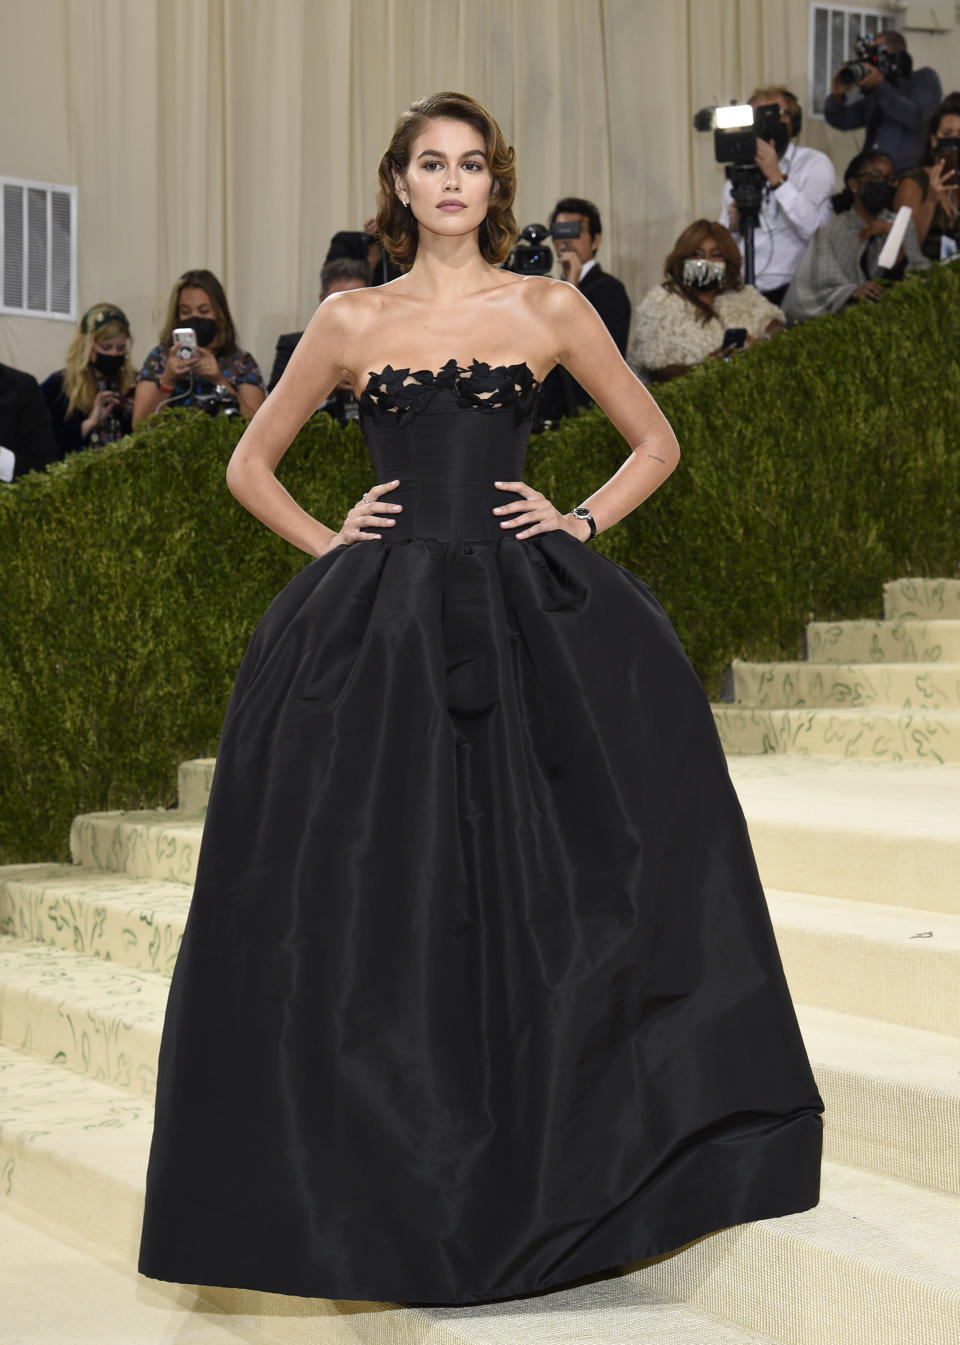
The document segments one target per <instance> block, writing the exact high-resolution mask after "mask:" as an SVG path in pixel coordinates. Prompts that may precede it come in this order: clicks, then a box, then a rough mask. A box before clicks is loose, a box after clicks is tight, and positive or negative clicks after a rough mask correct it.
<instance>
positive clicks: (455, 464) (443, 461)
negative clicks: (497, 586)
mask: <svg viewBox="0 0 960 1345" xmlns="http://www.w3.org/2000/svg"><path fill="white" fill-rule="evenodd" d="M538 391H539V385H538V384H537V382H536V380H535V379H534V377H533V374H532V373H531V371H530V370H529V369H528V367H527V366H526V365H525V364H516V365H496V366H494V367H491V366H490V365H487V364H481V363H479V362H477V361H476V360H475V361H474V362H473V364H472V365H470V366H469V367H466V368H465V367H463V366H458V365H457V363H456V361H455V360H450V361H448V363H447V364H445V365H444V366H443V368H442V369H441V370H440V371H439V372H437V373H434V372H432V371H430V370H420V371H413V372H411V370H409V369H394V368H392V367H391V366H390V365H387V367H386V368H385V369H384V370H383V371H382V373H379V374H375V373H372V374H371V375H370V378H369V381H368V383H367V385H366V387H365V388H364V391H363V393H362V395H361V398H360V423H361V427H362V429H363V435H364V439H365V440H366V444H367V448H368V449H369V452H370V458H371V461H372V463H373V467H374V471H375V473H376V476H377V480H378V481H393V480H395V479H398V480H399V481H400V485H399V486H397V487H396V489H395V490H393V491H391V492H390V493H389V494H387V495H385V496H384V497H383V498H384V499H386V500H389V501H390V502H391V503H396V504H401V505H402V506H403V509H402V510H401V512H400V513H399V514H397V515H395V516H394V517H396V520H397V521H396V523H395V524H394V526H393V527H391V528H385V529H384V530H383V534H382V536H383V539H384V540H385V541H401V540H405V539H407V538H410V537H435V538H439V539H440V540H441V541H456V540H471V541H491V540H493V539H495V538H497V537H502V536H503V535H504V531H505V530H504V529H502V528H501V527H500V516H498V515H496V514H494V513H493V512H492V510H493V508H494V506H496V505H498V504H507V503H509V502H510V501H511V500H516V499H519V498H520V496H519V495H517V494H515V493H514V492H512V491H504V490H498V489H497V487H496V486H494V484H493V483H494V481H519V480H521V479H522V476H523V464H524V458H525V455H526V450H527V442H528V440H529V438H530V427H531V425H532V422H533V415H534V410H535V408H536V399H537V393H538Z"/></svg>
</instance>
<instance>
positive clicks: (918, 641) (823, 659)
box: [807, 617, 960, 663]
mask: <svg viewBox="0 0 960 1345" xmlns="http://www.w3.org/2000/svg"><path fill="white" fill-rule="evenodd" d="M807 658H808V659H809V660H810V662H811V663H960V618H958V619H957V620H956V621H911V620H909V619H908V618H906V617H904V618H902V619H900V620H897V621H811V622H810V623H809V624H808V626H807Z"/></svg>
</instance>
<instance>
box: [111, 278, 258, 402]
mask: <svg viewBox="0 0 960 1345" xmlns="http://www.w3.org/2000/svg"><path fill="white" fill-rule="evenodd" d="M182 327H188V328H192V329H193V332H194V334H195V337H196V348H195V350H194V351H193V353H192V354H191V355H190V356H189V357H187V358H184V357H183V355H182V351H183V350H184V349H186V348H187V347H186V346H185V345H178V344H177V343H175V342H174V339H173V333H174V331H175V330H176V329H177V328H182ZM217 386H220V387H223V388H225V389H226V390H227V392H228V394H231V395H232V397H234V398H236V401H237V404H238V406H239V409H240V411H241V412H242V413H243V415H245V416H252V415H253V413H254V412H255V411H256V409H257V407H258V406H260V404H261V402H262V401H263V399H264V397H265V396H266V393H265V391H264V386H263V377H262V376H261V373H260V370H259V368H258V367H257V362H256V360H255V359H254V358H253V356H252V355H250V354H248V352H247V351H245V350H241V349H240V347H239V345H238V344H237V336H236V330H235V328H234V325H233V318H232V316H231V314H230V306H229V304H228V303H227V296H226V294H225V293H224V290H223V286H222V285H221V284H220V281H219V280H218V279H217V277H216V276H215V275H214V274H213V272H212V271H205V270H193V271H186V272H184V274H183V275H182V276H180V278H179V279H178V280H177V281H175V282H174V286H173V289H172V290H171V291H170V300H169V302H168V304H167V316H166V320H165V321H164V324H163V330H162V331H161V333H160V340H159V343H158V344H157V345H155V346H154V348H153V349H152V350H151V351H150V354H149V355H148V356H147V358H146V360H145V361H144V364H143V368H142V369H141V370H140V372H139V374H138V375H137V387H136V392H135V394H134V399H133V423H134V425H136V424H137V423H138V421H141V420H143V418H144V416H149V415H152V414H153V412H155V411H159V410H160V409H161V408H162V407H164V406H180V407H186V406H195V405H197V404H198V403H197V398H198V397H202V396H204V394H206V395H208V396H209V394H211V393H212V392H213V390H214V389H215V388H216V387H217Z"/></svg>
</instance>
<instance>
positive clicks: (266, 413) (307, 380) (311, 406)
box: [227, 291, 363, 556]
mask: <svg viewBox="0 0 960 1345" xmlns="http://www.w3.org/2000/svg"><path fill="white" fill-rule="evenodd" d="M362 293H363V291H347V292H346V293H344V294H342V295H341V294H332V295H330V297H329V298H328V299H327V300H326V301H325V302H324V303H323V304H321V305H320V307H319V308H318V309H317V311H316V313H315V314H314V315H313V318H312V319H311V321H310V325H309V326H308V327H307V330H306V331H305V332H304V334H303V336H302V337H301V338H300V341H299V342H298V343H297V347H296V349H295V350H294V352H293V354H292V355H291V357H290V362H289V364H288V365H287V367H286V369H285V371H284V373H283V377H282V378H281V379H280V382H279V383H278V384H277V386H276V388H275V389H274V390H273V392H271V394H270V396H269V397H268V398H267V400H266V401H265V402H264V403H263V405H262V406H261V407H260V409H259V410H258V411H257V413H256V415H255V416H254V417H253V419H252V420H251V422H250V424H249V425H248V426H247V428H246V430H245V431H244V433H243V435H242V437H241V439H240V441H239V443H238V444H237V446H236V448H235V449H234V451H233V455H232V457H231V458H230V462H229V463H228V465H227V487H228V489H229V490H230V492H231V494H232V495H234V496H235V497H236V499H238V500H239V501H240V503H241V504H242V505H243V507H244V508H245V509H248V510H249V511H250V513H251V514H253V515H254V516H255V517H256V518H258V519H259V520H260V522H261V523H265V524H266V526H267V527H268V528H270V529H271V530H272V531H273V532H275V533H277V534H278V535H279V536H280V537H283V538H284V539H285V540H286V541H288V542H290V543H291V544H292V545H293V546H296V547H299V548H300V550H301V551H306V552H308V553H309V554H310V555H312V556H320V555H322V554H323V553H324V552H325V551H327V550H329V549H331V548H332V547H334V546H336V545H339V543H340V541H341V540H342V538H341V535H340V533H339V532H335V531H334V530H333V529H332V528H328V527H325V526H324V525H323V524H322V523H320V522H319V521H318V520H317V519H315V518H313V517H312V516H311V515H310V514H308V513H307V511H306V510H305V509H302V508H301V507H300V505H299V504H297V502H296V500H295V499H294V498H293V496H292V495H290V493H289V492H288V491H287V490H285V489H284V487H283V486H282V485H281V484H280V482H279V481H278V480H277V478H276V475H275V473H276V469H277V465H278V464H279V462H280V459H281V458H282V457H283V455H284V453H286V451H287V449H288V448H289V447H290V445H291V443H292V442H293V440H294V438H295V437H296V434H297V432H298V431H299V430H300V428H301V426H302V425H303V424H304V422H305V421H306V420H307V419H308V418H309V417H310V416H311V415H312V414H313V412H314V411H315V410H316V409H317V407H318V406H319V405H320V403H321V402H322V401H323V400H324V399H325V398H326V397H328V396H329V395H330V393H331V392H332V391H333V389H334V388H335V387H336V386H337V384H338V383H339V382H340V380H341V379H342V378H343V377H344V376H349V373H350V371H349V370H347V369H345V367H344V363H343V349H344V340H345V335H346V331H347V329H348V326H349V325H350V316H349V315H350V309H351V305H350V303H349V301H350V300H352V299H353V297H354V294H362ZM344 301H347V302H346V303H345V302H344Z"/></svg>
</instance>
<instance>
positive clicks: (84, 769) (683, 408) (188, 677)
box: [0, 265, 960, 863]
mask: <svg viewBox="0 0 960 1345" xmlns="http://www.w3.org/2000/svg"><path fill="white" fill-rule="evenodd" d="M958 338H960V265H957V266H952V267H942V268H938V269H936V270H935V271H934V272H933V273H931V274H928V275H925V276H916V277H911V278H909V279H908V280H906V281H905V282H903V283H901V284H900V285H898V286H896V287H895V288H894V289H893V290H892V291H891V292H890V293H888V294H886V295H885V296H884V298H883V301H882V302H881V303H880V304H877V305H870V306H864V307H863V308H859V309H852V310H850V311H848V312H846V313H844V314H842V315H840V316H837V317H827V318H822V319H819V320H817V321H816V322H812V323H809V324H807V325H805V326H803V327H800V328H797V329H795V330H793V331H790V332H787V333H785V334H784V335H783V336H781V337H778V338H777V340H775V341H771V342H770V343H769V344H765V345H763V346H757V347H755V348H754V349H752V350H751V351H750V352H749V353H748V354H746V355H744V356H740V357H737V358H735V359H733V360H731V361H730V362H729V363H728V364H722V363H715V362H711V363H710V365H709V366H704V367H702V368H699V369H696V370H693V371H692V372H691V373H689V374H687V375H685V376H684V377H683V378H682V379H680V380H678V381H677V382H675V383H672V384H668V385H666V386H665V387H663V388H662V389H659V390H658V392H657V396H658V399H659V401H660V404H661V406H662V407H663V410H664V412H665V413H666V415H667V417H668V418H669V420H670V422H671V424H672V425H673V426H674V429H675V430H676V432H677V436H678V438H679V440H680V444H681V447H682V449H683V454H684V456H683V460H682V461H681V464H680V467H679V468H678V470H677V472H676V473H675V474H674V476H673V477H672V478H671V479H670V481H669V482H668V483H667V485H666V486H665V487H664V488H663V489H662V490H661V491H660V492H658V494H657V495H656V496H654V498H653V499H652V500H650V501H648V502H647V504H645V505H644V506H643V507H642V508H640V509H638V510H637V511H635V513H634V514H633V515H631V516H630V517H629V518H627V519H625V520H624V521H623V522H622V523H620V524H619V525H618V526H617V527H616V528H614V529H612V530H611V531H610V532H608V533H606V534H605V535H604V536H603V537H601V538H600V539H599V540H598V542H597V543H596V544H595V545H597V547H598V549H600V550H601V551H603V552H605V553H606V554H607V555H609V556H611V557H612V558H613V559H614V560H616V561H618V562H620V563H621V564H623V565H626V566H629V567H630V568H631V569H632V570H635V571H636V572H637V573H638V574H640V575H641V576H643V578H644V579H646V580H647V581H648V582H649V583H650V585H651V587H652V588H653V589H654V591H655V592H656V593H657V594H658V596H659V597H660V600H661V601H662V602H663V604H664V606H665V607H666V609H667V611H668V612H669V613H670V615H671V617H672V619H673V620H674V622H675V624H676V626H677V629H678V632H679V634H680V636H681V639H682V640H683V642H684V644H685V646H686V648H687V651H688V653H689V654H690V657H691V659H692V661H693V663H694V665H695V667H696V668H697V670H698V672H699V673H700V675H701V677H702V678H703V680H704V682H705V684H706V686H707V688H708V690H709V691H711V692H712V693H713V694H716V692H717V691H718V689H719V685H720V679H721V676H722V672H723V669H724V667H725V665H726V664H727V663H728V662H729V661H730V659H731V658H733V657H737V656H739V657H751V658H778V657H786V658H795V657H798V656H799V653H800V645H801V637H802V629H803V624H804V622H805V621H807V620H809V619H811V618H812V617H814V616H816V617H817V618H819V619H826V620H830V619H839V618H843V617H853V616H863V615H871V614H875V613H876V614H878V613H879V605H880V594H881V585H882V583H883V582H884V580H886V579H889V578H891V577H894V576H897V575H902V574H921V573H926V574H954V573H955V572H956V570H957V561H958V557H960V368H958V363H957V360H956V351H957V349H958ZM241 428H242V427H241V426H240V425H238V424H237V422H235V421H229V420H222V419H221V420H210V419H209V418H207V417H206V416H205V415H203V414H202V413H201V412H179V413H170V414H168V415H164V416H161V417H158V418H156V419H155V420H151V421H150V422H146V423H144V424H143V425H141V426H140V427H139V428H138V429H137V431H136V432H135V433H134V434H133V435H132V436H131V438H129V439H127V440H125V441H124V442H122V443H121V444H117V445H113V446H111V447H108V448H104V449H101V450H99V451H97V452H91V453H85V454H78V455H75V456H73V457H71V458H70V459H69V460H68V461H67V462H65V463H62V464H59V465H57V466H56V467H54V468H53V469H52V470H51V471H50V472H49V473H46V474H43V475H34V476H28V477H25V478H24V479H22V480H21V481H19V482H17V484H16V485H15V486H13V487H7V488H5V489H4V490H3V491H2V493H0V554H2V556H3V599H2V604H0V790H2V796H3V802H2V807H0V861H3V862H8V863H9V862H22V861H28V860H33V859H49V858H51V857H60V858H62V857H65V856H66V854H67V844H66V840H67V834H68V829H69V823H70V820H71V818H72V816H73V815H74V814H75V813H77V812H81V811H86V810H94V809H100V808H118V807H126V808H135V807H143V806H156V805H158V804H161V805H166V804H170V803H172V802H173V801H174V798H175V789H176V766H177V763H178V762H179V761H180V760H182V759H185V758H188V757H191V756H197V755H202V754H212V753H213V752H214V751H215V749H216V743H217V736H218V732H219V728H220V723H221V719H222V715H223V711H224V708H225V704H226V699H227V696H228V694H229V690H230V686H231V683H232V679H233V676H234V673H235V670H236V666H237V663H238V661H239V659H240V656H241V654H242V652H243V649H244V646H245V644H246V641H247V639H248V637H249V635H250V632H251V631H252V628H253V626H254V624H255V623H256V621H257V619H258V618H259V616H260V614H261V612H262V611H263V609H264V608H265V607H266V606H267V604H268V603H269V602H270V600H271V598H272V597H273V596H274V594H275V593H276V592H277V591H278V590H279V589H280V588H281V587H282V585H283V584H284V583H286V582H287V580H288V579H290V578H291V577H292V576H293V575H294V574H295V573H296V572H297V570H298V569H299V568H300V566H301V565H302V564H303V563H304V559H305V558H304V557H303V556H302V555H301V554H300V553H299V552H296V551H294V550H293V549H292V548H291V547H289V546H288V545H287V544H286V543H284V542H282V541H280V540H279V539H278V538H276V537H274V536H273V535H272V534H271V533H269V532H268V531H267V530H266V529H265V528H263V527H262V526H261V525H260V524H259V523H257V522H256V520H254V519H253V518H251V517H250V516H249V515H247V514H246V513H245V511H244V510H243V509H242V508H241V507H240V506H239V505H237V504H236V502H235V501H234V500H233V499H232V497H231V496H230V495H229V493H228V491H227V490H226V487H225V485H224V479H223V473H224V468H225V466H226V462H227V459H228V458H229V455H230V452H231V450H232V448H233V445H234V443H235V441H236V439H237V437H238V436H239V433H240V429H241ZM625 451H626V450H625V445H624V444H623V442H622V440H620V438H619V436H618V435H617V433H616V431H614V429H613V428H612V426H611V425H610V424H609V422H608V421H607V420H606V419H605V417H604V416H603V415H602V414H601V413H600V412H599V411H597V410H592V411H589V412H587V413H585V414H584V415H582V416H581V417H579V418H578V419H577V420H575V421H569V422H565V423H564V424H563V425H562V426H561V427H560V428H559V429H557V430H555V431H552V432H548V433H545V434H543V435H540V436H538V437H535V438H534V439H533V441H532V442H531V446H530V452H529V456H528V464H527V472H526V477H527V479H528V480H529V481H530V482H531V484H533V485H534V486H536V487H537V488H538V489H540V490H543V491H544V492H545V493H546V494H547V495H548V496H550V498H552V499H553V500H554V501H555V502H556V504H557V505H558V507H559V508H561V509H568V508H569V507H570V506H571V505H572V504H574V503H575V502H576V501H577V500H579V499H582V498H583V497H584V496H586V495H587V494H589V493H590V492H591V491H592V490H594V489H595V488H596V487H597V486H599V485H600V484H601V483H602V482H603V481H604V480H606V479H607V477H608V476H610V475H611V474H612V472H613V471H614V470H615V469H616V468H617V466H619V464H620V462H621V461H622V460H623V458H624V456H625ZM280 475H281V479H282V480H283V482H284V484H285V485H286V486H287V488H288V489H289V490H290V491H291V492H292V493H293V494H294V495H295V496H296V498H298V499H299V500H300V501H301V502H302V503H303V504H304V506H305V507H306V508H307V509H309V510H311V511H312V512H314V513H315V514H316V515H317V516H318V517H320V518H321V519H323V520H324V521H326V522H329V523H335V522H337V521H338V520H339V519H341V518H342V517H343V515H344V513H345V512H346V510H347V508H349V506H350V505H351V504H352V503H353V501H354V500H356V499H357V498H358V496H359V494H360V492H361V491H362V490H363V489H365V488H366V487H367V485H369V483H370V469H369V465H368V462H367V457H366V452H365V450H364V448H363V444H362V441H361V439H360V435H359V432H358V431H357V430H356V428H355V427H353V426H351V427H350V428H349V429H347V430H345V431H343V430H340V429H339V428H338V427H337V426H336V425H335V424H334V423H333V422H332V421H330V420H329V419H328V418H327V417H324V416H317V417H314V418H313V419H312V420H311V421H310V422H309V423H308V424H307V425H306V426H305V427H304V429H303V431H302V432H301V434H300V435H299V436H298V438H297V440H296V441H295V443H294V444H293V446H292V447H291V449H290V451H289V453H288V454H287V456H286V457H285V458H284V460H283V463H282V464H281V471H280Z"/></svg>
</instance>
